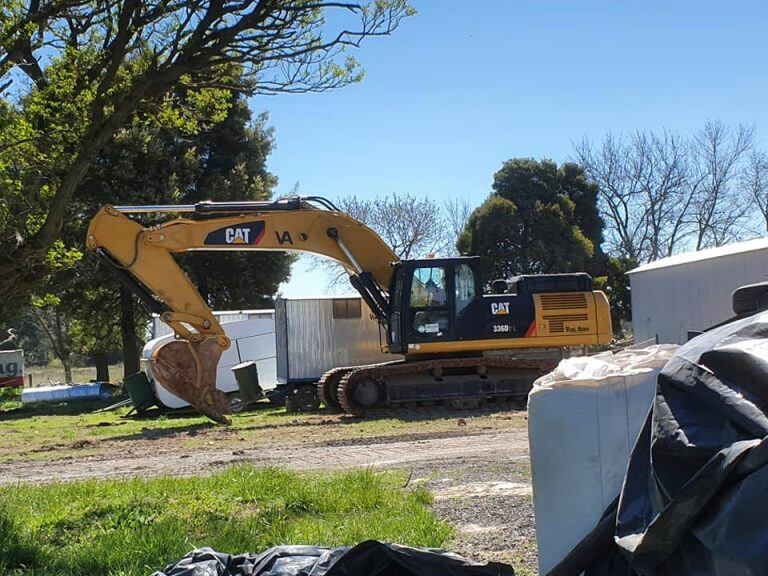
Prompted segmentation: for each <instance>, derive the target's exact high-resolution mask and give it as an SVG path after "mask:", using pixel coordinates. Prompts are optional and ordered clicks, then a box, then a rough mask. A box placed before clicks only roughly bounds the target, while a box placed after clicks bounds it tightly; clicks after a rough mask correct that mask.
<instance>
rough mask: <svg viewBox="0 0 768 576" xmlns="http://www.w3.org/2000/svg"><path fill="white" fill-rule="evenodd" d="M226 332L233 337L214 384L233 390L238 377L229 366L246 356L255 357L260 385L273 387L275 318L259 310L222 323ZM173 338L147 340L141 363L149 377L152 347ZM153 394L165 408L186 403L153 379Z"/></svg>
mask: <svg viewBox="0 0 768 576" xmlns="http://www.w3.org/2000/svg"><path fill="white" fill-rule="evenodd" d="M222 328H224V331H225V332H226V334H227V336H229V338H230V339H231V340H232V344H231V346H230V347H229V348H228V349H226V350H225V351H224V352H223V353H222V355H221V358H220V359H219V364H218V366H217V368H216V388H218V389H219V390H222V391H223V392H235V391H236V390H237V389H238V388H237V380H236V379H235V375H234V373H233V372H232V370H231V368H232V367H233V366H236V365H237V364H240V363H241V362H245V361H247V360H254V361H256V364H257V367H258V371H259V384H260V385H261V387H262V388H264V389H267V388H274V386H275V383H276V379H277V376H276V370H277V367H276V365H275V321H274V317H273V316H272V315H271V314H259V315H258V316H257V317H256V318H255V319H253V320H239V321H236V322H228V323H225V324H222ZM172 339H173V335H167V336H163V337H161V338H155V339H154V340H150V341H149V342H147V344H146V345H145V346H144V350H143V351H142V366H143V368H144V370H145V372H147V375H148V376H149V377H150V378H152V373H151V370H150V367H149V362H148V359H149V358H150V357H151V356H152V351H153V350H154V349H155V348H156V347H158V346H160V345H161V344H164V343H165V342H169V341H171V340H172ZM152 385H153V387H154V389H155V395H156V396H157V399H158V400H159V401H160V403H161V404H163V405H164V406H166V407H167V408H172V409H175V408H184V407H186V406H189V403H188V402H186V401H185V400H182V399H181V398H179V397H178V396H176V395H175V394H172V393H171V392H169V391H168V390H166V389H165V388H163V387H162V386H161V385H160V384H158V383H157V382H156V381H154V379H153V382H152Z"/></svg>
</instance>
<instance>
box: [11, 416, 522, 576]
mask: <svg viewBox="0 0 768 576" xmlns="http://www.w3.org/2000/svg"><path fill="white" fill-rule="evenodd" d="M442 416H443V418H445V416H446V415H442ZM448 417H449V418H451V419H452V420H455V426H454V427H453V428H452V429H448V430H445V429H442V430H439V431H433V430H430V429H429V428H428V427H426V426H425V427H424V428H425V431H424V432H419V431H418V429H419V426H415V427H414V429H413V430H408V431H407V432H405V431H404V432H405V433H403V434H400V435H397V436H391V435H386V436H385V435H382V436H378V437H355V436H354V432H351V434H345V435H343V436H341V437H339V436H338V435H333V434H327V435H326V434H318V435H314V436H313V437H312V440H311V441H303V442H300V443H298V442H296V441H295V439H290V440H288V441H287V442H281V438H280V434H275V435H274V438H273V440H272V441H271V442H269V443H264V444H262V443H258V444H253V445H251V446H248V442H247V441H245V442H244V441H243V440H244V439H243V438H237V437H236V435H237V434H238V432H237V431H232V432H227V431H226V429H221V428H213V429H203V430H198V429H194V428H193V429H190V430H184V429H174V430H165V431H161V432H153V431H151V430H147V433H146V434H143V435H139V436H138V437H134V438H133V439H132V440H131V441H130V442H126V441H124V440H115V439H105V440H100V441H98V442H96V441H94V442H95V443H97V445H98V450H96V451H95V453H94V442H87V441H86V442H81V443H82V444H83V445H82V453H81V454H78V450H77V448H78V447H77V446H68V447H67V448H68V450H66V451H65V452H64V454H66V455H65V456H63V457H56V456H53V457H52V458H46V459H41V460H37V459H29V460H28V459H24V458H22V459H18V460H13V461H8V462H4V463H3V464H2V466H0V483H3V484H8V483H15V482H50V481H53V480H56V481H67V480H77V479H85V478H114V477H128V476H141V477H147V476H157V475H167V474H171V475H191V474H205V473H210V472H212V471H214V470H216V469H218V468H220V467H222V466H227V465H229V464H232V463H235V462H249V463H252V464H254V465H257V466H272V465H274V466H281V467H287V468H291V469H296V470H306V469H325V468H328V469H340V468H352V467H365V466H371V467H375V468H380V469H400V470H405V471H406V472H408V474H409V480H408V484H409V485H410V486H417V485H423V486H425V487H426V488H428V489H429V490H430V491H431V492H432V493H433V494H434V496H435V502H434V508H435V511H436V513H437V514H438V515H439V516H440V517H441V518H443V519H445V520H446V521H448V522H450V523H451V524H452V525H453V526H455V528H456V531H457V532H456V533H457V536H456V538H455V539H454V541H452V542H451V543H450V544H449V547H450V549H451V550H452V551H454V552H457V553H459V554H462V555H464V556H466V557H469V558H472V559H473V560H478V561H488V560H494V561H502V562H508V563H511V564H512V565H513V566H514V568H515V570H516V571H517V573H518V574H522V575H531V574H537V569H536V566H537V556H536V539H535V530H534V517H533V505H532V499H531V484H530V468H529V461H528V436H527V430H526V427H525V426H524V419H525V413H523V412H515V413H510V414H505V413H500V414H491V415H490V416H489V415H488V414H487V413H482V414H475V413H471V412H469V413H467V412H462V413H461V414H459V415H457V416H456V417H455V418H454V417H453V416H450V415H449V416H448ZM489 421H490V422H493V423H494V424H493V425H483V426H479V425H477V424H478V422H484V423H487V422H489ZM521 421H523V422H521ZM521 424H523V425H521ZM335 426H343V424H342V423H340V422H337V421H335V420H333V419H331V420H328V419H325V420H324V424H323V429H326V428H328V427H330V428H333V427H335ZM347 428H349V427H347ZM329 432H330V430H329ZM189 435H193V436H195V440H196V442H195V448H194V449H190V448H189V443H187V444H185V443H184V442H181V441H180V440H181V439H184V438H186V437H188V436H189ZM207 435H208V436H209V437H210V439H209V440H207V439H206V437H207ZM227 435H229V436H235V437H233V438H231V439H230V438H227V440H228V441H222V438H226V437H227ZM323 436H325V437H326V438H327V437H329V436H330V437H331V438H332V439H331V440H323V439H322V437H323ZM238 440H240V441H238Z"/></svg>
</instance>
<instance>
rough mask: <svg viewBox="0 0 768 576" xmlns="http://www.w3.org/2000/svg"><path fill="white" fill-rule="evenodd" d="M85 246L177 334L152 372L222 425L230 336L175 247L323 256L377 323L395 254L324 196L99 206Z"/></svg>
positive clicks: (157, 358) (226, 408)
mask: <svg viewBox="0 0 768 576" xmlns="http://www.w3.org/2000/svg"><path fill="white" fill-rule="evenodd" d="M141 214H152V215H157V214H170V215H175V216H176V218H174V219H171V220H168V221H166V222H164V223H162V224H159V225H153V226H148V227H145V226H144V225H142V224H141V223H140V222H139V221H138V218H140V215H141ZM179 216H183V217H179ZM86 245H87V247H88V248H90V249H92V250H95V251H96V252H97V253H98V254H99V255H100V256H102V257H103V259H104V261H105V262H106V263H107V264H108V265H109V266H110V267H111V268H113V269H114V270H115V272H117V273H118V275H119V276H120V277H121V279H122V280H123V282H124V283H125V284H126V285H128V286H129V287H130V288H132V289H133V290H134V292H136V293H137V294H138V295H139V297H140V298H141V299H142V300H144V302H145V303H146V304H147V305H148V307H149V308H150V310H151V311H153V312H156V313H159V314H161V318H162V320H163V321H164V322H166V323H167V324H168V325H169V326H170V327H171V328H172V329H173V331H174V333H175V334H176V337H177V340H176V341H174V342H171V343H169V344H166V345H164V346H161V347H160V348H159V349H157V350H156V352H155V353H154V354H153V356H152V359H151V363H152V371H153V374H154V375H155V377H156V378H157V379H158V380H159V381H160V383H161V384H162V385H163V386H164V387H166V388H168V389H169V390H171V391H172V392H173V393H174V394H176V395H178V396H180V397H181V398H184V399H185V400H187V401H188V402H189V403H190V404H192V406H194V407H195V408H196V409H197V410H198V411H200V412H201V413H203V414H205V415H206V416H208V417H210V418H212V419H213V420H216V421H219V422H228V418H227V417H226V414H227V413H228V412H229V404H228V401H227V399H226V397H225V395H224V394H223V393H221V392H220V391H218V390H217V389H216V386H215V384H216V382H215V378H216V366H217V364H218V361H219V358H220V357H221V354H222V352H223V351H224V350H226V349H227V348H228V347H229V339H228V338H227V336H226V334H225V332H224V329H223V328H222V327H221V325H220V324H219V322H218V321H217V320H216V318H215V316H214V315H213V313H212V312H211V309H210V308H209V306H208V304H207V303H206V302H205V300H204V299H203V298H202V296H201V295H200V293H199V292H198V291H197V289H196V288H195V286H194V285H193V284H192V282H191V281H190V280H189V278H188V276H187V275H186V274H185V273H184V271H183V270H182V269H181V268H180V267H179V265H178V264H177V263H176V261H175V259H174V258H173V254H174V253H183V252H189V251H193V250H208V251H216V250H227V251H232V250H278V251H296V252H309V253H313V254H318V255H321V256H325V257H327V258H330V259H332V260H335V261H336V262H338V263H339V264H341V265H342V266H343V267H344V268H345V269H346V271H347V273H348V274H349V277H350V281H351V283H352V285H353V286H354V287H355V288H356V289H357V290H358V291H359V292H360V294H361V296H362V297H363V298H364V299H365V301H366V303H367V304H368V305H369V306H370V308H371V310H372V311H373V312H374V313H375V314H376V315H377V316H378V318H379V320H380V321H381V322H382V323H386V318H387V309H388V297H387V291H388V289H389V284H390V280H391V277H392V264H393V263H394V262H397V260H398V258H397V256H396V255H395V254H394V253H393V252H392V250H391V249H390V248H389V246H387V244H386V243H385V242H384V241H383V240H382V239H381V238H380V237H379V236H378V234H376V233H375V232H374V231H373V230H371V229H370V228H368V227H367V226H365V225H364V224H362V223H361V222H358V221H357V220H355V219H354V218H352V217H350V216H349V215H347V214H344V213H343V212H340V211H339V210H338V209H336V208H335V207H334V206H333V205H332V204H331V203H330V202H328V201H327V200H324V199H322V198H290V199H286V200H279V201H275V202H236V203H224V202H200V203H198V204H194V205H181V206H114V207H113V206H105V207H104V208H102V209H101V210H99V212H98V213H97V214H96V216H94V218H93V220H92V221H91V224H90V227H89V229H88V236H87V239H86ZM232 281H233V282H237V281H238V280H237V279H236V278H233V279H232Z"/></svg>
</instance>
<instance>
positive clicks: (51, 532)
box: [0, 466, 452, 576]
mask: <svg viewBox="0 0 768 576" xmlns="http://www.w3.org/2000/svg"><path fill="white" fill-rule="evenodd" d="M403 480H404V478H403V476H402V475H400V474H397V473H386V474H376V473H374V472H373V471H370V470H363V471H355V472H349V473H343V474H333V475H329V474H320V473H312V474H298V473H290V472H285V471H281V470H278V469H273V468H268V469H255V468H253V467H250V466H236V467H233V468H229V469H227V470H225V471H224V472H220V473H217V474H214V475H212V476H208V477H203V478H157V479H153V480H140V479H136V480H122V481H87V482H73V483H67V484H61V483H59V484H50V485H43V486H33V485H16V486H8V487H4V488H0V574H3V575H7V576H21V575H36V576H64V575H67V576H78V575H82V576H86V575H88V576H92V575H102V574H103V575H107V574H109V575H115V576H117V575H119V576H133V575H137V576H138V575H141V576H146V575H148V574H149V573H150V572H152V571H153V570H156V569H161V568H162V567H163V566H164V565H165V564H166V563H168V562H171V561H175V560H177V559H178V558H180V557H181V556H183V555H184V554H186V553H187V552H189V551H190V550H192V549H193V548H196V547H200V546H211V547H213V548H215V549H216V550H219V551H222V552H229V553H241V552H246V551H251V552H259V551H262V550H263V549H265V548H267V547H269V546H273V545H277V544H315V545H325V546H338V545H344V544H355V543H358V542H360V541H362V540H366V539H369V538H375V539H380V540H386V541H394V542H400V543H404V544H409V545H414V546H434V547H437V546H442V545H443V544H444V542H446V541H447V540H448V539H449V538H450V537H451V535H452V529H451V528H450V526H449V525H447V524H446V523H444V522H441V521H439V520H437V519H436V518H435V516H434V515H433V513H432V511H431V510H430V508H429V503H430V496H429V494H428V493H427V492H426V491H424V490H420V489H417V490H404V489H402V488H401V486H402V483H403Z"/></svg>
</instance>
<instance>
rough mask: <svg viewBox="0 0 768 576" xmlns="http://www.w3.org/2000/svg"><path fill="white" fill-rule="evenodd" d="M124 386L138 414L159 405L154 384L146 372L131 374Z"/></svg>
mask: <svg viewBox="0 0 768 576" xmlns="http://www.w3.org/2000/svg"><path fill="white" fill-rule="evenodd" d="M123 385H124V386H125V390H126V392H128V396H130V397H131V404H133V407H134V408H135V409H136V411H137V412H141V411H142V410H146V409H147V408H151V407H152V406H154V405H155V404H156V403H157V401H156V399H155V392H154V390H152V383H151V382H150V381H149V378H147V375H146V374H145V373H144V372H136V373H135V374H131V375H130V376H128V377H127V378H126V379H125V380H124V381H123Z"/></svg>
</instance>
